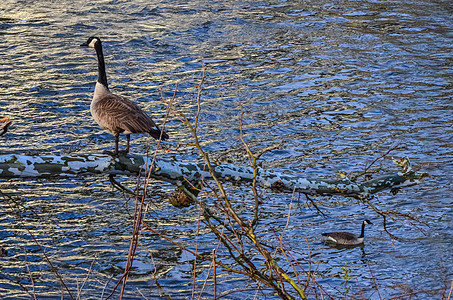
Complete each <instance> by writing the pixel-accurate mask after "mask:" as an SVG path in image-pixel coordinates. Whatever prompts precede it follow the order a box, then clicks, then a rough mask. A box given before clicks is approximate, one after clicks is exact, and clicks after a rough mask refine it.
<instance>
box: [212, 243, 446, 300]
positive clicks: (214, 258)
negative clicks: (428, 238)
mask: <svg viewBox="0 0 453 300" xmlns="http://www.w3.org/2000/svg"><path fill="white" fill-rule="evenodd" d="M215 260H216V250H215V249H212V264H213V266H214V276H213V277H214V300H216V299H217V272H216V265H215ZM452 285H453V282H452ZM450 293H451V291H450Z"/></svg>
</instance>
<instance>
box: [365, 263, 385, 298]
mask: <svg viewBox="0 0 453 300" xmlns="http://www.w3.org/2000/svg"><path fill="white" fill-rule="evenodd" d="M368 269H369V270H370V274H371V278H372V279H373V283H374V287H375V288H376V292H377V294H378V296H379V300H382V298H381V293H379V286H378V285H377V282H376V278H375V277H374V275H373V271H371V266H370V264H369V263H368Z"/></svg>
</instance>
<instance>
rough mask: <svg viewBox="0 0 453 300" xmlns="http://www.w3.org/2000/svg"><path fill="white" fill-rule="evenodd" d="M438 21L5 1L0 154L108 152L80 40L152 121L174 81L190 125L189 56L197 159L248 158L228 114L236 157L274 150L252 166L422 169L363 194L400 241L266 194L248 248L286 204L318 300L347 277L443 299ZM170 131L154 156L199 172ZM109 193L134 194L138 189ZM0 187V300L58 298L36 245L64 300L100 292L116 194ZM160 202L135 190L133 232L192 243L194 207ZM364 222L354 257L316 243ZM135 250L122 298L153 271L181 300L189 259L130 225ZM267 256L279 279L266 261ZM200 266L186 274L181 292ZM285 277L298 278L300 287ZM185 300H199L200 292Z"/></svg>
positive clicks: (120, 265) (99, 179) (450, 143)
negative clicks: (403, 164)
mask: <svg viewBox="0 0 453 300" xmlns="http://www.w3.org/2000/svg"><path fill="white" fill-rule="evenodd" d="M452 16H453V6H452V4H451V3H450V1H435V2H433V1H426V0H424V1H423V0H422V1H391V2H388V1H387V2H381V1H371V0H370V1H361V0H359V1H337V2H332V1H322V0H315V1H297V2H296V1H294V2H291V1H241V2H237V1H176V2H175V1H151V3H150V1H140V0H136V1H96V2H92V1H91V2H89V1H77V2H73V1H65V0H63V1H59V2H53V1H52V2H49V3H39V4H37V3H36V2H33V1H11V0H7V1H3V2H1V3H0V116H4V115H9V116H10V118H11V119H13V121H14V125H13V127H12V128H11V131H10V132H9V133H7V135H5V136H3V137H1V138H0V139H1V140H0V141H1V143H0V154H6V153H11V152H14V153H21V154H23V153H32V154H65V153H73V154H77V153H87V152H88V153H99V152H101V151H103V150H111V149H112V147H113V138H112V136H111V135H109V134H108V133H105V132H103V131H102V130H100V128H99V126H98V125H97V124H96V123H95V122H94V121H93V120H92V119H91V116H90V114H89V105H90V101H91V97H92V92H93V89H94V83H95V81H96V78H97V77H96V76H97V71H96V56H95V54H94V53H93V51H91V50H92V49H86V48H81V47H79V45H80V44H81V43H82V42H85V41H86V39H87V37H89V36H92V35H96V36H100V37H101V38H102V39H103V41H104V43H103V45H104V52H105V58H106V64H107V76H108V79H109V84H110V88H111V89H112V91H114V92H116V93H119V94H121V95H124V96H127V97H129V98H130V99H133V100H134V101H136V102H137V103H139V104H140V106H141V107H143V108H144V109H145V110H146V111H147V112H148V113H149V114H150V115H152V117H153V118H154V119H155V120H156V122H157V123H158V124H161V123H162V121H163V119H164V117H165V108H166V105H165V104H164V103H163V101H161V96H160V89H162V91H163V95H164V97H165V98H166V99H170V98H171V97H172V95H173V93H174V91H175V88H176V85H177V92H176V99H175V107H176V108H177V109H178V110H180V111H182V112H184V113H186V114H187V115H190V116H192V117H193V116H194V112H195V111H196V101H195V99H196V85H197V84H198V83H199V81H200V79H201V76H202V68H201V61H203V65H204V66H205V68H206V80H205V84H204V91H203V94H202V97H201V99H202V113H201V116H200V125H199V132H198V133H199V137H200V140H201V141H202V145H203V147H204V148H205V149H206V150H207V151H208V152H209V153H210V155H211V156H212V158H215V159H217V160H219V161H231V162H234V163H236V164H238V165H244V164H247V161H248V160H247V158H246V156H245V152H244V149H243V146H242V143H241V142H240V141H239V123H240V115H241V107H240V105H242V107H243V111H244V119H243V123H244V139H245V141H246V142H247V143H248V145H249V146H250V147H251V149H252V150H254V151H259V150H260V149H263V148H266V147H268V146H271V145H274V144H275V143H279V142H281V141H286V144H285V146H284V147H282V148H280V149H278V150H274V151H271V152H269V153H266V154H265V155H264V156H263V157H262V164H263V166H264V167H266V168H271V169H275V170H278V171H283V172H291V173H299V174H302V175H303V176H308V177H327V178H332V177H336V176H337V175H338V173H339V172H347V173H354V172H360V171H362V170H363V169H364V168H365V166H366V165H367V164H369V163H370V162H372V161H373V160H374V159H375V158H377V157H379V156H380V155H383V154H384V153H386V152H387V151H388V150H389V149H393V150H392V151H391V152H390V154H389V155H388V156H387V157H386V158H385V159H382V160H380V161H379V162H378V164H376V165H375V166H374V167H375V169H376V170H377V169H382V170H381V172H382V173H390V172H395V171H398V168H397V167H396V166H395V165H394V164H393V163H392V161H391V159H390V158H391V157H401V156H407V157H409V158H410V159H411V161H412V163H413V165H414V166H415V167H416V168H417V169H419V170H420V171H423V172H428V173H429V174H430V177H428V178H425V179H424V181H423V183H422V184H420V185H417V186H413V187H409V188H405V189H403V190H401V191H400V192H399V193H397V194H396V195H393V194H392V193H390V191H385V192H382V193H379V194H378V195H377V196H376V197H375V198H374V199H373V200H372V201H373V203H374V204H375V205H376V206H377V207H378V208H379V209H380V210H382V211H385V212H399V213H404V214H408V215H410V216H411V217H412V219H408V218H405V217H403V216H400V215H397V214H394V215H389V216H388V224H387V226H388V230H389V231H390V232H391V233H392V234H393V235H395V236H396V237H398V240H397V239H393V238H392V237H391V236H389V235H388V234H387V233H386V232H385V231H384V228H383V219H382V217H380V216H379V215H378V214H376V212H375V211H374V210H373V209H371V208H370V207H369V206H368V205H366V204H364V203H362V202H360V201H358V200H354V199H349V198H343V197H338V196H337V197H315V198H314V201H316V204H317V206H318V207H320V209H321V210H322V211H323V212H324V213H325V214H326V216H323V215H321V214H319V213H317V211H316V210H315V209H314V208H313V207H312V206H311V205H310V202H308V201H307V200H306V199H305V197H304V196H303V195H302V196H301V197H300V198H299V197H298V195H295V196H294V197H292V196H291V195H284V194H283V195H282V194H279V193H272V192H269V191H263V192H262V193H263V204H262V207H261V222H260V224H259V227H258V230H259V232H260V233H261V236H262V238H263V240H264V241H266V242H267V243H269V244H270V245H273V246H278V244H277V240H276V236H277V234H279V233H282V232H283V229H284V228H285V226H286V223H287V216H288V212H289V211H290V213H291V216H290V219H289V220H290V221H289V224H288V227H287V228H286V230H284V240H283V241H284V243H285V246H286V247H287V249H289V251H290V252H291V254H292V255H293V257H294V258H295V259H297V261H298V263H299V264H300V266H301V267H302V268H303V269H304V270H308V262H309V261H310V262H311V269H312V270H316V271H315V279H316V282H317V283H318V284H319V285H321V286H322V287H323V288H324V290H325V291H326V292H327V293H328V294H329V295H331V296H332V297H333V298H335V299H338V298H342V297H343V296H344V292H345V289H344V278H343V277H342V276H343V270H342V267H345V266H346V268H347V269H348V270H349V272H350V273H349V276H350V279H349V281H348V283H347V286H348V287H349V288H350V291H349V293H348V294H347V298H354V297H356V298H361V297H362V296H361V295H363V297H364V298H366V299H380V298H382V299H388V298H392V297H396V296H402V295H406V294H407V293H408V291H410V290H412V291H416V292H417V291H421V290H424V291H427V290H435V291H434V292H433V293H434V296H432V295H429V294H420V298H421V299H423V298H426V297H433V298H434V299H441V298H442V297H441V295H442V292H441V291H439V290H437V289H440V290H445V291H446V292H445V293H446V295H448V292H449V287H450V284H451V281H452V279H453V271H452V270H453V267H452V263H451V261H453V250H452V249H453V247H452V246H453V244H452V241H453V227H452V226H453V224H452V215H453V214H452V212H453V198H452V194H453V193H452V186H453V150H452V149H453V129H452V124H453V102H452V91H453V86H452V78H453V69H452V61H451V55H452V53H453V34H452V32H453V17H452ZM167 130H168V133H169V135H170V140H169V142H168V143H165V147H166V148H167V150H168V152H166V153H161V154H160V155H161V156H163V157H166V158H174V159H178V160H187V161H193V160H195V161H198V160H200V159H201V158H200V156H199V155H198V153H197V151H196V150H194V149H193V148H190V147H179V148H177V147H176V146H177V145H178V143H187V142H191V141H192V137H191V133H190V132H189V130H188V129H187V128H186V127H185V126H184V125H183V124H182V123H181V121H180V120H179V119H178V118H177V117H174V116H173V117H171V118H170V120H169V121H168V122H167ZM123 142H124V140H123ZM148 142H149V145H150V146H151V147H152V148H153V147H154V141H153V140H151V139H149V138H148V137H145V136H136V137H133V140H132V152H134V153H140V154H143V153H144V151H145V149H146V147H147V145H148ZM119 180H121V181H122V183H123V184H125V185H127V186H129V187H131V188H133V187H135V183H136V178H119ZM0 190H1V191H2V192H3V193H5V194H7V195H9V196H10V197H11V198H2V200H1V202H0V203H1V206H0V244H1V245H2V246H3V247H4V248H6V249H8V256H6V257H2V258H0V270H1V272H0V298H2V299H29V298H30V295H31V294H33V287H34V291H35V292H34V293H35V294H36V295H37V297H38V298H46V299H47V298H55V299H56V298H60V295H61V286H60V283H59V281H58V279H57V277H56V275H55V273H54V272H52V271H51V268H50V266H49V264H48V263H47V262H46V260H45V259H44V257H43V250H44V251H45V253H46V255H47V256H48V257H49V259H50V261H52V263H53V264H54V265H55V266H56V267H57V269H58V271H59V273H60V274H61V276H62V278H63V279H64V281H65V283H66V284H67V286H68V288H69V289H70V291H71V293H72V295H73V296H74V297H77V295H79V296H80V298H81V299H99V298H101V296H102V295H104V297H105V296H106V295H108V294H109V293H110V292H111V291H112V289H113V287H114V285H115V284H116V282H117V280H118V279H119V277H120V275H121V274H122V272H123V270H124V266H125V262H126V258H127V251H128V249H129V240H128V239H129V238H130V235H131V231H132V220H133V207H134V203H135V200H134V199H133V198H132V199H130V198H129V197H128V196H127V195H124V194H123V193H121V192H119V191H118V190H115V189H113V188H112V187H111V186H110V182H109V180H108V178H107V177H105V176H89V177H83V178H76V179H72V180H66V179H64V180H63V179H58V178H56V179H53V180H38V181H37V180H31V179H27V180H23V179H16V180H9V181H5V180H1V181H0ZM172 191H173V187H172V186H171V185H170V184H168V183H163V182H159V181H155V182H153V183H152V184H151V186H150V193H149V199H148V200H149V205H148V207H147V209H148V214H147V218H146V222H147V224H149V225H150V226H151V227H152V228H154V229H156V230H159V231H160V232H162V233H164V234H166V235H168V236H169V237H171V238H173V239H175V240H176V241H178V242H179V243H181V244H183V245H186V246H188V247H189V248H191V249H195V247H196V239H195V237H196V234H197V224H198V221H197V220H198V209H197V208H196V207H195V206H192V207H189V208H185V209H182V210H180V209H177V208H174V207H172V206H171V205H169V204H168V201H167V199H168V195H169V194H170V193H171V192H172ZM228 191H229V192H230V193H231V195H232V199H233V200H234V203H235V205H237V207H238V209H239V210H240V211H241V212H242V213H244V214H247V212H248V211H249V207H250V205H252V200H251V195H252V194H251V191H250V189H249V188H248V187H246V186H244V187H236V186H228ZM290 203H291V209H290ZM364 218H368V219H370V220H371V221H372V222H373V223H374V225H373V226H371V227H368V228H367V231H366V234H367V239H366V243H365V246H364V247H363V248H353V249H336V248H330V247H328V246H327V245H325V244H324V243H322V242H321V240H320V235H321V233H322V232H326V231H332V230H337V229H341V230H348V231H352V232H357V231H358V230H359V227H360V223H361V221H362V220H363V219H364ZM24 225H25V226H26V227H27V228H28V229H29V230H30V232H28V231H26V230H25V229H24ZM31 234H32V235H33V236H34V237H35V238H36V239H37V240H38V241H39V244H40V245H41V247H42V249H41V248H40V247H38V246H37V245H36V244H35V243H34V242H33V239H32V237H31ZM213 241H214V239H213V236H212V235H211V234H210V233H209V232H208V230H206V229H205V228H204V227H203V228H202V229H201V230H200V236H199V239H198V251H200V252H203V253H210V252H211V251H212V249H213V248H215V247H216V245H217V244H216V243H213ZM307 241H308V244H307ZM141 243H142V245H143V247H141V248H139V251H138V252H137V259H136V261H135V262H134V269H133V271H132V274H131V276H130V279H129V282H128V285H127V289H126V297H127V299H143V298H146V297H147V298H150V299H157V298H159V295H160V293H159V290H158V289H157V288H156V285H155V281H154V276H156V278H157V279H158V281H159V284H160V285H161V286H162V288H163V289H164V291H165V293H166V294H168V295H172V296H173V297H174V299H188V298H191V297H192V290H193V286H192V282H193V279H192V266H193V257H192V256H191V255H190V254H188V253H186V252H182V251H181V250H180V249H179V248H177V247H176V246H174V245H172V244H171V243H169V242H167V241H165V240H163V239H161V238H160V237H158V236H157V235H155V234H153V233H151V232H149V231H146V230H145V231H144V232H143V235H142V237H141ZM145 247H146V248H145ZM308 248H309V250H310V251H308ZM224 250H225V249H222V251H224ZM221 253H222V255H224V256H225V257H224V260H225V261H228V259H227V257H226V253H225V252H221ZM256 259H257V260H259V258H258V257H257V258H256ZM277 259H278V260H279V261H280V262H281V264H282V265H283V266H284V267H285V269H288V270H289V269H291V270H292V268H291V267H290V266H289V265H288V264H287V263H286V260H285V259H284V258H283V257H281V256H278V255H277ZM208 267H209V265H208V263H206V262H203V263H199V265H198V269H197V278H196V286H195V290H196V291H197V292H196V293H195V295H198V293H200V291H201V288H202V285H203V283H204V279H205V278H206V276H207V272H208ZM154 272H155V275H153V274H154ZM30 275H31V276H32V278H33V280H31V279H30ZM300 278H301V280H302V281H303V282H305V280H306V277H305V275H303V274H302V275H301V276H300ZM342 282H343V284H342ZM248 283H249V281H248V279H247V278H244V277H241V276H239V275H232V274H228V273H222V276H220V277H219V278H218V280H217V285H218V286H217V292H218V294H220V293H224V292H228V291H231V290H232V289H234V288H237V289H238V291H236V292H234V293H232V294H229V295H228V296H226V297H225V298H226V299H245V298H246V299H248V298H253V296H254V295H255V291H250V290H247V288H248V287H249V286H248V285H247V284H248ZM82 285H83V287H82ZM376 285H377V288H376ZM250 287H251V289H252V290H256V286H254V285H251V286H250ZM314 289H316V290H317V292H318V294H315V292H314ZM307 292H309V296H310V298H313V299H315V298H317V297H320V293H321V291H320V288H319V287H318V286H317V285H316V284H315V283H313V282H312V283H311V284H310V288H309V289H308V290H307ZM264 294H265V295H266V296H267V299H277V296H275V295H274V294H272V293H269V292H268V291H265V292H264ZM258 295H259V296H258V297H262V295H263V294H261V292H260V293H258ZM316 295H317V296H316ZM66 297H67V296H66ZM115 297H117V294H116V295H115ZM197 297H198V296H196V297H195V298H197ZM201 298H202V299H212V298H213V282H212V280H211V279H210V281H208V286H207V287H206V289H205V290H204V292H203V294H202V296H201ZM406 298H407V297H406Z"/></svg>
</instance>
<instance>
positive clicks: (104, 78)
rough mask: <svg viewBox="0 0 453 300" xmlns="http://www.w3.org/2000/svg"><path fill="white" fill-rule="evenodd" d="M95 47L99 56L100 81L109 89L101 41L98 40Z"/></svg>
mask: <svg viewBox="0 0 453 300" xmlns="http://www.w3.org/2000/svg"><path fill="white" fill-rule="evenodd" d="M94 49H96V54H97V56H98V72H99V77H98V82H99V83H101V84H102V85H104V86H105V87H106V88H107V89H108V88H109V87H108V84H107V74H106V73H105V62H104V53H103V52H102V44H101V41H98V42H97V43H96V44H95V45H94Z"/></svg>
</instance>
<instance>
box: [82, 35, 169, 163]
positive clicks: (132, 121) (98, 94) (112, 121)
mask: <svg viewBox="0 0 453 300" xmlns="http://www.w3.org/2000/svg"><path fill="white" fill-rule="evenodd" d="M80 46H84V47H90V48H94V49H95V50H96V54H97V57H98V72H99V77H98V80H97V82H96V87H95V89H94V96H93V101H91V105H90V112H91V115H92V116H93V118H94V120H95V121H96V122H97V123H98V124H99V125H100V126H101V127H102V128H103V129H104V130H106V131H107V132H109V133H111V134H113V136H114V137H115V152H113V155H118V143H119V136H120V134H121V133H123V134H126V137H127V147H126V150H125V151H124V152H125V153H128V152H129V143H130V135H131V133H149V134H150V135H151V136H152V137H153V138H155V139H159V138H160V139H162V140H166V139H168V135H167V133H165V131H161V130H160V129H159V127H157V125H156V123H154V121H153V120H152V119H151V118H150V117H149V116H148V115H147V114H146V113H145V112H144V111H143V110H142V109H141V108H140V107H139V106H138V105H137V104H135V103H134V102H132V101H130V100H128V99H126V98H124V97H122V96H119V95H115V94H113V93H111V92H110V90H109V88H108V84H107V75H106V73H105V62H104V54H103V52H102V42H101V40H100V39H99V38H98V37H90V38H88V40H87V41H86V42H85V43H83V44H82V45H80Z"/></svg>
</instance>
